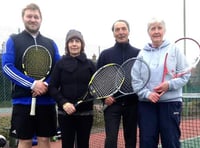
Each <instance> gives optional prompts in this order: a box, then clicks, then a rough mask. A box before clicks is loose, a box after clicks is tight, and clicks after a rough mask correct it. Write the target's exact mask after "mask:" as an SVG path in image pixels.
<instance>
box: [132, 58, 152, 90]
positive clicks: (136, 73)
mask: <svg viewBox="0 0 200 148" xmlns="http://www.w3.org/2000/svg"><path fill="white" fill-rule="evenodd" d="M131 76H132V80H131V82H132V83H131V85H132V88H133V90H132V91H133V92H134V93H137V92H138V91H140V90H141V89H143V88H144V87H145V86H146V85H147V83H148V82H149V79H150V68H149V66H148V64H147V63H146V62H145V61H144V60H142V59H137V60H135V62H134V65H133V66H132V69H131Z"/></svg>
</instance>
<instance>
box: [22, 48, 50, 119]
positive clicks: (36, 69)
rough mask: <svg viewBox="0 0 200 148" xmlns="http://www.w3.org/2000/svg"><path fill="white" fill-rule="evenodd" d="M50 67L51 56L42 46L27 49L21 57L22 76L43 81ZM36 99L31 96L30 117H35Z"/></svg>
mask: <svg viewBox="0 0 200 148" xmlns="http://www.w3.org/2000/svg"><path fill="white" fill-rule="evenodd" d="M51 67H52V58H51V54H50V52H49V51H48V49H46V48H45V47H43V46H40V45H33V46H30V47H29V48H27V49H26V50H25V52H24V54H23V57H22V68H23V70H24V74H25V75H27V76H29V77H32V78H34V79H36V80H41V81H43V80H44V79H45V78H46V76H47V75H48V74H49V72H50V70H51ZM35 107H36V97H35V96H32V100H31V110H30V115H31V116H34V115H35Z"/></svg>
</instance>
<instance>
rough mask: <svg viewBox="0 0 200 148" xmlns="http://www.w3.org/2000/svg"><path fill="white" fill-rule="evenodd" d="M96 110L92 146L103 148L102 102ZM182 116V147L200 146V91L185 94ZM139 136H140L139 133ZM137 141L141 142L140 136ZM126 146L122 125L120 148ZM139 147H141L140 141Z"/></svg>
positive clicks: (91, 147)
mask: <svg viewBox="0 0 200 148" xmlns="http://www.w3.org/2000/svg"><path fill="white" fill-rule="evenodd" d="M94 110H95V115H94V125H93V128H92V133H91V137H90V148H103V147H104V140H105V131H104V119H103V111H102V106H101V104H98V103H97V104H96V105H95V106H94ZM181 116H182V119H181V125H180V128H181V140H180V141H181V148H200V93H188V94H187V93H185V94H184V97H183V108H182V114H181ZM138 133H139V132H138ZM137 137H139V134H138V136H137ZM137 141H138V142H139V138H138V140H137ZM124 147H125V146H124V138H123V130H122V127H121V126H120V130H119V134H118V148H124ZM137 148H139V144H138V143H137ZM160 148H161V146H160Z"/></svg>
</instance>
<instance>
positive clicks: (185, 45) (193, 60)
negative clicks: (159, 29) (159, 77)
mask: <svg viewBox="0 0 200 148" xmlns="http://www.w3.org/2000/svg"><path fill="white" fill-rule="evenodd" d="M175 45H176V47H178V49H179V50H180V51H181V52H182V54H184V55H185V59H186V61H187V64H186V65H180V64H179V65H178V66H177V69H176V73H187V72H189V71H191V69H193V68H196V66H197V65H198V63H199V60H200V45H199V43H198V42H197V41H196V40H194V39H192V38H180V39H178V40H177V41H175Z"/></svg>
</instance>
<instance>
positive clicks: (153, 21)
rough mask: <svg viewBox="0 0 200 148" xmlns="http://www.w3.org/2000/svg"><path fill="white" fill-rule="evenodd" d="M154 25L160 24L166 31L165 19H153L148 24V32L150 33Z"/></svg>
mask: <svg viewBox="0 0 200 148" xmlns="http://www.w3.org/2000/svg"><path fill="white" fill-rule="evenodd" d="M154 23H160V24H161V25H162V26H163V28H164V29H165V30H166V26H165V21H164V20H163V19H160V18H156V17H153V18H151V19H150V20H149V22H148V23H147V31H149V29H150V27H151V25H152V24H154Z"/></svg>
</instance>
